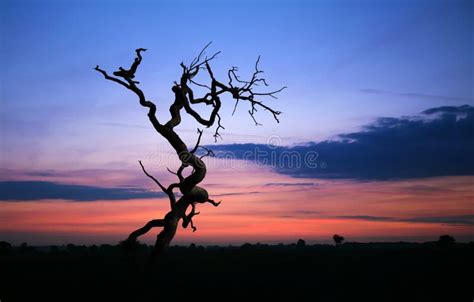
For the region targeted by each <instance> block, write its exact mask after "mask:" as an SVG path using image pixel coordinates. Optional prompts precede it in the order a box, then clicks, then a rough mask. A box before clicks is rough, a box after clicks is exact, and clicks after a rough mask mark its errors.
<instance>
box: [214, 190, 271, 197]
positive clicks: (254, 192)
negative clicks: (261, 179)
mask: <svg viewBox="0 0 474 302" xmlns="http://www.w3.org/2000/svg"><path fill="white" fill-rule="evenodd" d="M260 193H262V192H258V191H251V192H230V193H222V194H212V196H235V195H248V194H260Z"/></svg>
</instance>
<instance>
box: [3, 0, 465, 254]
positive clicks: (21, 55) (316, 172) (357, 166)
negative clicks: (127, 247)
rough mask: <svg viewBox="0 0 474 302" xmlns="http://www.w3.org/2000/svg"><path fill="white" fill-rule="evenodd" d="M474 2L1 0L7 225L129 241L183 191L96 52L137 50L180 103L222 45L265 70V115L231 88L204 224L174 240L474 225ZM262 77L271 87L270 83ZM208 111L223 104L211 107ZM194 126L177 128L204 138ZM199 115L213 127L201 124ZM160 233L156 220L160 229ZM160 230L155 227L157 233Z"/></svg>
mask: <svg viewBox="0 0 474 302" xmlns="http://www.w3.org/2000/svg"><path fill="white" fill-rule="evenodd" d="M473 12H474V7H473V2H472V1H436V0H427V1H362V2H360V1H357V2H356V1H289V0H288V1H259V2H258V3H256V1H202V2H200V4H199V5H198V4H197V1H173V2H171V1H2V2H1V3H0V21H1V25H0V33H1V44H0V58H1V63H2V67H3V69H4V70H3V72H2V73H1V76H0V79H1V82H0V92H1V94H0V240H6V241H9V242H11V243H13V244H20V243H22V242H28V243H29V244H35V245H48V244H66V243H70V242H72V243H81V244H92V243H94V244H100V243H112V244H113V243H117V242H118V241H119V240H123V239H125V238H126V237H127V236H128V234H129V233H130V232H131V231H133V230H134V229H136V228H138V227H140V226H142V225H143V224H144V223H146V222H147V221H148V220H150V219H156V218H160V217H162V216H163V215H164V214H165V213H166V212H167V211H168V206H169V203H168V201H167V198H165V196H164V195H163V194H162V193H160V191H159V188H157V187H156V185H154V183H153V182H151V181H150V179H148V178H147V177H146V176H145V175H143V173H142V171H141V169H140V166H139V165H138V160H142V161H143V163H144V164H145V166H146V167H147V169H148V171H149V172H151V173H153V174H154V175H155V177H157V178H158V179H160V181H162V182H163V183H165V184H169V183H171V182H175V181H176V179H175V176H174V175H171V174H170V173H169V172H167V171H166V168H167V167H169V168H170V169H173V170H176V169H177V167H178V165H179V161H178V159H177V158H176V155H175V154H174V153H173V152H172V149H171V147H170V146H169V145H168V144H167V142H166V141H165V140H164V139H163V138H162V137H160V136H159V135H158V134H157V133H156V132H154V130H153V128H152V126H151V125H150V124H149V121H148V119H147V116H146V111H145V110H144V109H143V108H142V107H141V106H140V105H139V104H138V102H137V99H136V96H135V95H133V94H132V93H130V91H127V90H126V89H124V88H123V87H120V86H118V85H116V84H115V83H111V82H109V81H105V80H104V79H103V77H102V76H101V75H100V74H99V73H97V72H96V71H95V70H93V68H94V67H95V66H96V65H97V64H99V65H100V66H101V67H102V68H104V69H106V70H108V71H113V70H116V69H117V68H118V67H119V66H127V65H129V64H130V63H131V62H132V60H133V58H134V55H135V53H134V50H135V49H136V48H138V47H144V48H147V49H148V50H147V52H146V53H144V59H143V62H142V64H141V65H140V68H139V71H138V72H137V74H136V79H137V80H138V81H140V87H141V88H142V89H143V91H144V92H145V93H146V95H147V98H148V99H150V100H153V101H154V102H155V103H156V104H157V107H158V118H159V119H160V120H161V121H165V119H166V120H167V119H168V118H169V111H168V108H169V105H170V104H171V102H172V101H173V93H172V91H171V87H172V85H173V81H176V80H178V79H179V76H180V72H181V69H180V66H179V63H180V62H182V61H184V62H185V63H189V62H190V61H191V60H192V59H193V58H194V57H195V56H196V55H197V54H198V53H199V51H200V50H201V49H202V47H203V46H204V45H206V44H207V43H208V42H209V41H212V42H213V43H212V44H211V46H210V49H209V50H208V53H212V52H216V51H222V53H221V54H220V55H219V56H218V58H217V59H216V60H214V61H213V68H214V70H215V73H216V75H217V76H218V77H220V78H222V79H224V80H226V79H227V73H226V72H227V70H228V69H229V68H230V67H231V66H238V67H239V72H240V74H241V76H242V77H243V78H246V77H248V76H249V75H250V74H251V72H252V71H253V68H254V63H255V60H256V58H257V57H258V56H259V55H261V61H260V67H261V69H263V70H265V77H266V79H267V80H268V83H269V84H270V86H271V87H270V88H275V89H278V88H280V87H282V86H287V87H288V88H287V89H286V90H284V91H283V92H282V93H280V94H279V98H278V99H271V98H269V99H264V101H265V102H266V103H267V104H269V105H271V106H272V108H275V109H278V110H280V111H282V112H283V113H282V115H281V118H280V123H276V122H275V121H274V120H273V118H272V116H271V114H269V113H268V112H265V111H263V110H260V111H259V112H258V114H257V116H256V117H257V119H258V121H259V122H260V123H262V124H263V126H255V123H254V122H253V121H252V118H251V117H250V116H249V114H248V110H249V107H248V106H247V105H246V104H241V105H240V106H239V107H238V108H237V111H236V113H235V114H234V115H233V116H232V109H233V104H234V103H233V101H232V100H231V99H224V100H223V103H224V108H223V109H222V118H223V125H224V126H225V130H223V131H221V134H222V136H223V139H222V140H218V141H217V143H215V142H214V139H213V137H212V134H213V132H214V129H204V131H205V133H204V136H203V144H205V145H209V146H210V147H211V148H212V149H213V150H215V152H216V153H217V157H216V158H206V159H205V161H206V164H207V166H208V175H207V177H206V179H205V180H204V182H203V183H202V186H203V187H205V188H207V190H208V191H209V193H210V195H211V198H213V199H215V200H222V204H221V205H220V206H219V207H217V208H214V207H212V206H210V205H199V206H198V207H199V210H200V211H201V214H200V215H199V216H196V217H195V219H194V221H195V224H196V226H197V228H198V230H197V231H196V232H194V233H193V232H192V231H191V230H189V229H180V230H179V231H178V235H177V237H176V240H175V241H174V242H175V243H177V244H189V243H191V242H195V243H200V244H241V243H244V242H268V243H278V242H295V241H296V240H297V239H298V238H304V239H305V240H306V241H307V242H310V243H315V242H330V241H331V240H332V235H333V234H335V233H337V234H340V235H343V236H344V237H346V239H347V240H349V241H394V240H396V241H399V240H404V241H428V240H436V239H437V238H438V237H439V235H443V234H450V235H453V236H454V237H455V238H456V239H457V240H459V241H471V240H474V158H473V157H472V154H474V107H473V106H474V90H473V87H474V85H473V83H474V38H473V37H474V35H473V28H474V27H473V25H474V24H473V19H474V18H473V17H474V16H473V14H474V13H473ZM264 88H265V87H262V88H261V89H262V91H263V89H264ZM197 108H198V110H200V109H202V111H201V112H209V109H208V108H200V107H197ZM198 127H199V125H198V124H197V123H195V121H194V120H192V119H191V118H190V117H188V116H185V117H184V118H183V122H182V124H181V125H180V126H179V128H177V132H179V134H180V135H181V136H182V138H183V140H185V142H186V143H187V144H188V146H194V144H195V141H196V138H197V134H196V128H198ZM200 128H201V127H200ZM156 232H157V231H156ZM156 232H153V231H152V232H150V234H148V235H146V236H145V237H144V238H143V241H145V242H149V243H150V242H152V240H153V238H154V236H155V235H156Z"/></svg>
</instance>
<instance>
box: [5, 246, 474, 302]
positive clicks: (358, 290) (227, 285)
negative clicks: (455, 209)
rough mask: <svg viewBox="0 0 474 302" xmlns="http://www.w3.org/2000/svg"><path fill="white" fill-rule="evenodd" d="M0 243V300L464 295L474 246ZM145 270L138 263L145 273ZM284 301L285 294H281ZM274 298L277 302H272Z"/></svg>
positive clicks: (471, 290) (470, 292) (469, 297)
mask: <svg viewBox="0 0 474 302" xmlns="http://www.w3.org/2000/svg"><path fill="white" fill-rule="evenodd" d="M137 250H138V251H137V252H136V253H134V254H135V256H133V255H132V254H131V253H130V252H125V251H124V250H123V248H121V247H119V246H109V245H102V246H92V247H84V246H72V245H69V246H68V247H56V248H53V249H52V250H49V249H44V248H43V249H40V248H35V249H33V248H31V247H27V246H23V247H22V248H19V247H17V248H13V249H9V248H3V249H2V250H1V255H0V274H1V280H0V281H1V283H0V300H1V302H8V301H50V300H57V299H60V300H62V301H71V300H76V301H78V300H80V301H92V300H101V301H114V300H127V301H163V300H164V299H166V300H168V299H179V300H178V301H181V300H182V298H190V297H193V298H194V299H197V297H199V298H201V297H203V298H205V300H216V299H219V300H223V301H227V300H235V299H251V301H254V300H256V298H260V299H258V301H267V300H268V299H270V298H283V299H284V300H286V301H297V300H299V298H301V299H302V300H303V299H304V301H447V302H450V301H470V302H471V301H473V299H474V286H473V284H474V282H473V281H474V278H473V273H474V244H473V243H469V244H459V243H457V244H452V245H450V246H439V245H437V244H436V243H424V244H416V243H364V244H362V243H345V244H343V245H341V246H330V245H313V246H305V247H303V246H296V245H285V246H283V245H279V246H266V245H244V246H242V247H208V248H202V247H173V248H170V249H169V251H168V253H167V255H166V256H165V257H164V258H162V259H161V262H160V263H159V266H158V268H157V271H153V270H150V269H149V267H150V266H149V265H146V260H145V259H147V257H146V253H147V252H148V251H149V248H148V247H145V246H141V247H139V248H137ZM146 268H148V269H146ZM285 298H286V299H285ZM280 300H281V299H280Z"/></svg>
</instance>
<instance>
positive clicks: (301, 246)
mask: <svg viewBox="0 0 474 302" xmlns="http://www.w3.org/2000/svg"><path fill="white" fill-rule="evenodd" d="M296 247H298V248H303V247H306V241H304V240H303V239H298V242H296Z"/></svg>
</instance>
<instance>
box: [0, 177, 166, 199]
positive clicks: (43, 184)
mask: <svg viewBox="0 0 474 302" xmlns="http://www.w3.org/2000/svg"><path fill="white" fill-rule="evenodd" d="M164 196H165V194H164V193H162V192H151V191H148V190H145V189H138V188H102V187H95V186H82V185H70V184H61V183H55V182H49V181H2V182H0V200H1V201H33V200H42V199H66V200H72V201H96V200H128V199H141V198H161V197H164Z"/></svg>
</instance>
